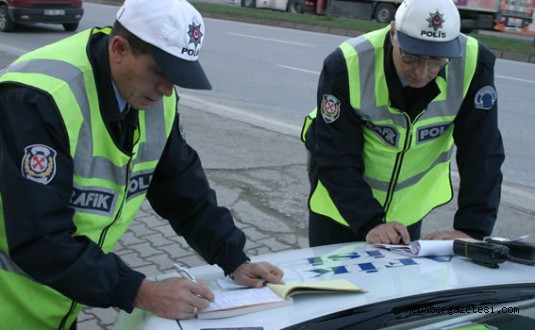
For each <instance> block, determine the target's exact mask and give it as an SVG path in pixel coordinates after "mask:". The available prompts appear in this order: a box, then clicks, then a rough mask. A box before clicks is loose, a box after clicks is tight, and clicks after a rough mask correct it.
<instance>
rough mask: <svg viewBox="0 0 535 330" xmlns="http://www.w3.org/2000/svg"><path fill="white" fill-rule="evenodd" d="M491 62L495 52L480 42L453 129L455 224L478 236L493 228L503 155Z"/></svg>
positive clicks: (498, 198)
mask: <svg viewBox="0 0 535 330" xmlns="http://www.w3.org/2000/svg"><path fill="white" fill-rule="evenodd" d="M494 62H495V57H494V55H493V54H492V53H491V52H490V51H489V50H488V49H487V48H486V47H484V46H483V45H481V44H480V46H479V58H478V64H477V67H476V72H475V76H474V78H473V79H472V82H471V84H470V87H469V90H468V93H467V96H466V98H465V100H464V103H463V105H462V107H461V109H460V111H459V114H458V116H457V118H456V119H455V122H454V124H455V126H454V127H455V128H454V132H453V137H454V140H455V144H456V147H457V154H456V160H457V166H458V169H459V176H460V180H461V181H460V187H459V196H458V206H459V208H458V210H457V212H456V214H455V218H454V228H455V229H457V230H460V231H463V232H465V233H467V234H468V235H470V236H472V237H474V238H477V239H481V238H483V237H485V236H488V235H490V234H491V233H492V230H493V228H494V223H495V221H496V216H497V212H498V206H499V204H500V192H501V184H502V172H501V165H502V163H503V161H504V159H505V153H504V147H503V141H502V137H501V134H500V131H499V129H498V102H497V98H496V96H497V94H496V89H495V87H494Z"/></svg>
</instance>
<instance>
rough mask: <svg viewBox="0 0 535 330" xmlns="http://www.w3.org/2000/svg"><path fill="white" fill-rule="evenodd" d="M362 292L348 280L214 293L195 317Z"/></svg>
mask: <svg viewBox="0 0 535 330" xmlns="http://www.w3.org/2000/svg"><path fill="white" fill-rule="evenodd" d="M337 292H338V293H361V292H364V290H362V289H361V288H360V287H358V286H356V285H354V284H353V283H351V282H350V281H348V280H345V279H340V280H326V281H307V282H296V283H286V284H281V285H277V284H271V283H268V284H267V285H266V286H264V287H262V288H259V289H255V288H247V289H237V290H228V291H216V292H214V294H215V300H214V302H212V303H211V304H210V306H208V308H206V309H204V310H202V311H200V312H199V314H198V315H197V317H198V318H200V319H217V318H225V317H232V316H238V315H243V314H247V313H252V312H256V311H261V310H265V309H269V308H275V307H281V306H286V305H291V304H292V303H293V299H292V297H291V296H292V295H295V294H300V293H337Z"/></svg>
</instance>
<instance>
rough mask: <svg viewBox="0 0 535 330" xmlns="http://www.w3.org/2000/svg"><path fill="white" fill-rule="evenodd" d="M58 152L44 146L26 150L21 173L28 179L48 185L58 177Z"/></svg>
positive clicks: (28, 147) (34, 146)
mask: <svg viewBox="0 0 535 330" xmlns="http://www.w3.org/2000/svg"><path fill="white" fill-rule="evenodd" d="M56 155H57V153H56V151H55V150H54V149H52V148H50V147H48V146H45V145H43V144H33V145H30V146H27V147H26V148H24V156H23V157H22V164H21V171H22V175H23V176H24V177H25V178H26V179H30V180H32V181H35V182H38V183H42V184H48V183H49V182H50V181H52V179H53V178H54V176H55V175H56Z"/></svg>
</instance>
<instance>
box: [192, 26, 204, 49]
mask: <svg viewBox="0 0 535 330" xmlns="http://www.w3.org/2000/svg"><path fill="white" fill-rule="evenodd" d="M188 35H189V43H190V44H194V45H195V47H197V46H198V45H199V44H200V43H201V38H202V36H203V34H202V32H201V25H200V24H199V25H195V23H191V24H190V25H189V31H188Z"/></svg>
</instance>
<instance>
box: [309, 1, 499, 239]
mask: <svg viewBox="0 0 535 330" xmlns="http://www.w3.org/2000/svg"><path fill="white" fill-rule="evenodd" d="M494 62H495V57H494V55H493V54H492V53H491V52H490V51H489V50H488V49H487V48H486V47H485V46H484V45H482V44H481V43H479V42H478V41H477V40H475V39H474V38H472V37H469V36H466V35H464V34H462V33H460V17H459V13H458V10H457V8H456V7H455V4H454V3H453V2H452V1H451V0H405V1H403V2H402V3H401V5H400V7H399V8H398V10H397V12H396V16H395V21H394V22H392V23H391V24H390V25H389V26H387V27H385V28H383V29H380V30H377V31H372V32H370V33H367V34H364V35H362V36H359V37H357V38H354V39H351V40H348V41H346V42H344V43H342V44H341V45H340V46H339V47H338V48H337V49H336V50H335V51H333V52H332V53H331V54H330V55H329V56H328V57H327V58H326V59H325V61H324V65H323V70H322V73H321V76H320V79H319V84H318V91H317V108H316V109H317V110H316V109H315V110H314V111H312V113H311V114H310V115H309V116H308V117H307V118H306V120H305V125H304V128H303V132H302V139H303V141H304V142H305V145H306V148H307V149H308V151H309V153H310V162H309V179H310V183H311V192H310V197H309V209H310V212H309V240H310V245H311V246H317V245H323V244H331V243H339V242H347V241H358V240H366V241H368V242H372V243H400V242H402V243H409V242H410V241H411V240H416V239H419V238H420V231H421V221H422V219H423V218H424V217H425V216H426V215H427V214H428V213H429V212H431V211H432V210H433V209H434V208H435V207H438V206H440V205H443V204H446V203H448V202H449V201H450V200H451V199H452V197H453V193H452V191H453V188H452V185H451V180H450V167H451V156H452V154H453V151H454V146H456V160H457V165H458V169H459V175H460V188H459V196H458V206H459V208H458V210H457V212H456V214H455V217H454V221H453V229H452V230H448V231H441V232H435V233H431V234H429V235H428V236H427V237H425V238H426V239H455V238H467V237H473V238H482V237H484V236H487V235H490V233H491V232H492V229H493V227H494V223H495V221H496V214H497V210H498V204H499V202H500V190H501V182H502V174H501V165H502V163H503V161H504V157H505V156H504V149H503V143H502V138H501V134H500V131H499V129H498V125H497V117H498V114H497V94H496V90H495V87H494Z"/></svg>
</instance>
